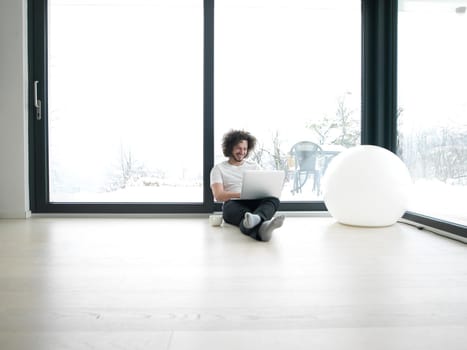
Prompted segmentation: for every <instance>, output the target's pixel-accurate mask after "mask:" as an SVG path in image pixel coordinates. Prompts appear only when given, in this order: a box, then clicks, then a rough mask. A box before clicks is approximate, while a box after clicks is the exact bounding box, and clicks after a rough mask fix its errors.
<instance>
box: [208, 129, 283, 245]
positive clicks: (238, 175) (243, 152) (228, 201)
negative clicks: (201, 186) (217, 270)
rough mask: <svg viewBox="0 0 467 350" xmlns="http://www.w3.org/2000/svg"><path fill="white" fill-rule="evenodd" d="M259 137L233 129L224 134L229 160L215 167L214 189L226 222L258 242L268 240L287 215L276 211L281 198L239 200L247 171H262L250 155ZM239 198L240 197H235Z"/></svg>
mask: <svg viewBox="0 0 467 350" xmlns="http://www.w3.org/2000/svg"><path fill="white" fill-rule="evenodd" d="M255 145H256V138H255V137H254V136H253V135H251V134H250V133H249V132H246V131H243V130H231V131H229V132H228V133H227V134H225V135H224V138H223V141H222V152H223V154H224V156H226V157H227V158H228V160H226V161H223V162H221V163H219V164H217V165H215V166H214V168H213V169H212V170H211V190H212V193H213V195H214V199H215V200H216V201H218V202H223V205H222V216H223V219H224V221H225V222H227V223H229V224H232V225H235V226H238V227H239V228H240V231H241V232H242V233H244V234H245V235H247V236H250V237H251V238H253V239H256V240H258V241H263V242H267V241H269V240H270V239H271V237H272V232H273V231H274V229H276V228H278V227H281V226H282V224H283V222H284V216H283V215H278V216H276V217H274V214H275V213H276V212H277V209H278V208H279V204H280V201H279V199H278V198H275V197H267V198H260V199H254V200H251V199H250V200H239V199H238V198H240V191H241V187H242V178H243V172H244V171H245V170H258V169H260V166H259V165H258V164H257V163H255V162H253V161H251V160H248V159H247V157H248V155H249V154H250V152H251V151H252V150H253V149H254V148H255ZM235 198H237V199H238V200H232V199H235Z"/></svg>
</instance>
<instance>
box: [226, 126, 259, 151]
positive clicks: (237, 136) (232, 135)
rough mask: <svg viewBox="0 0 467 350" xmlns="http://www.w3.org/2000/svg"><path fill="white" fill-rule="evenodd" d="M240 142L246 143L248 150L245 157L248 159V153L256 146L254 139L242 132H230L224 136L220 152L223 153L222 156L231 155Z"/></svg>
mask: <svg viewBox="0 0 467 350" xmlns="http://www.w3.org/2000/svg"><path fill="white" fill-rule="evenodd" d="M241 141H247V142H248V150H247V154H246V157H248V155H249V154H250V151H252V150H253V149H254V148H255V146H256V137H254V136H253V135H251V134H250V133H249V132H247V131H244V130H230V131H229V132H228V133H226V134H225V135H224V138H223V140H222V152H223V153H224V156H226V157H230V156H231V155H232V151H233V148H234V147H235V146H236V145H237V144H238V143H239V142H241Z"/></svg>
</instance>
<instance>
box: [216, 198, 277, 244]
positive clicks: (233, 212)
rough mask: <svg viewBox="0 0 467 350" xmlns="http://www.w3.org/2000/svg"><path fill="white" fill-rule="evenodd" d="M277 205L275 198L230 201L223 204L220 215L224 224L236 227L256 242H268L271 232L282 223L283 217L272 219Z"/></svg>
mask: <svg viewBox="0 0 467 350" xmlns="http://www.w3.org/2000/svg"><path fill="white" fill-rule="evenodd" d="M279 204H280V201H279V199H277V198H275V197H267V198H263V199H255V200H230V201H227V202H225V203H224V205H223V207H222V215H223V218H224V221H225V222H227V223H229V224H232V225H235V226H238V227H239V228H240V231H241V232H242V233H243V234H245V235H247V236H250V237H251V238H253V239H256V240H258V241H269V240H270V239H271V235H272V231H273V230H274V229H276V228H278V227H280V226H282V223H283V221H284V216H283V215H280V216H276V217H274V214H275V213H276V212H277V209H278V208H279ZM247 213H248V214H247Z"/></svg>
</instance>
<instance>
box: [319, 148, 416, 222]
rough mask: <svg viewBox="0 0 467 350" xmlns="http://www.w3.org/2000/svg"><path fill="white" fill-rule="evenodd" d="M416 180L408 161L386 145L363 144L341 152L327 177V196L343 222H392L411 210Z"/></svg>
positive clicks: (327, 203) (324, 184) (336, 217)
mask: <svg viewBox="0 0 467 350" xmlns="http://www.w3.org/2000/svg"><path fill="white" fill-rule="evenodd" d="M411 186H412V180H411V178H410V174H409V171H408V169H407V167H406V166H405V164H404V163H403V162H402V161H401V160H400V158H399V157H398V156H396V155H395V154H394V153H392V152H390V151H388V150H387V149H385V148H382V147H379V146H371V145H361V146H356V147H352V148H349V149H347V150H345V151H343V152H342V153H340V154H338V155H337V156H336V157H335V158H334V159H333V160H332V161H331V162H330V164H329V166H328V168H327V170H326V173H325V174H324V177H323V198H324V203H325V205H326V207H327V209H328V211H329V213H330V214H331V215H332V216H333V217H334V218H335V219H336V220H337V221H338V222H340V223H342V224H347V225H354V226H371V227H377V226H390V225H393V224H394V223H396V222H397V220H398V219H399V218H400V217H401V216H402V215H403V214H404V212H405V211H406V210H407V203H408V201H409V196H410V190H411Z"/></svg>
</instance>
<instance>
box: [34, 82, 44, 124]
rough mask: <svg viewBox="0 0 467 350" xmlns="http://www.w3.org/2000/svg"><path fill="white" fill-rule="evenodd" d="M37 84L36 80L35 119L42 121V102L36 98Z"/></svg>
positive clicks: (35, 95) (35, 92) (35, 94)
mask: <svg viewBox="0 0 467 350" xmlns="http://www.w3.org/2000/svg"><path fill="white" fill-rule="evenodd" d="M38 84H39V81H38V80H35V81H34V108H35V109H36V119H37V120H41V119H42V102H41V100H40V99H39V98H38V97H37V85H38Z"/></svg>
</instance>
